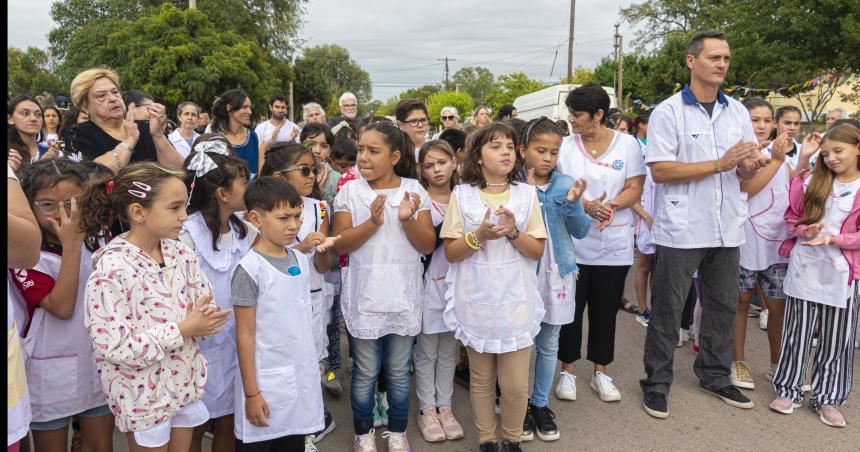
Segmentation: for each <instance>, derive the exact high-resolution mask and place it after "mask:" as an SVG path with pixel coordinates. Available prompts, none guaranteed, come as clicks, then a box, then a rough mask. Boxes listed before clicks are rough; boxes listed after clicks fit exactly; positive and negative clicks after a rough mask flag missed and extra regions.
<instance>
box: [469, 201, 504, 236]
mask: <svg viewBox="0 0 860 452" xmlns="http://www.w3.org/2000/svg"><path fill="white" fill-rule="evenodd" d="M491 213H492V210H490V208H487V213H486V214H484V221H482V222H481V225H480V226H478V229H475V238H476V239H478V241H479V242H486V241H487V240H498V239H500V238H502V237H504V236H505V235H504V234H501V233H500V230H501V228H499V227H498V226H496V225H495V224H493V221H492V220H490V214H491Z"/></svg>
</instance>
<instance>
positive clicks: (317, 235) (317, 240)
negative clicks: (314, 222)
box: [296, 231, 325, 253]
mask: <svg viewBox="0 0 860 452" xmlns="http://www.w3.org/2000/svg"><path fill="white" fill-rule="evenodd" d="M324 241H325V234H323V233H322V232H316V231H314V232H311V233H310V234H308V235H307V237H305V239H304V240H302V241H301V242H300V243H299V244H298V245H297V246H296V249H297V250H298V251H300V252H302V253H307V252H308V251H310V250H312V249H314V247H316V246H319V245H321V244H322V243H323V242H324Z"/></svg>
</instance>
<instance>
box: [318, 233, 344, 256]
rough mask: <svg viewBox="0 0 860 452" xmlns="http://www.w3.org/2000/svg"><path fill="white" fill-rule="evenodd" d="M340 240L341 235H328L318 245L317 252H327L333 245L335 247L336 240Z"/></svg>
mask: <svg viewBox="0 0 860 452" xmlns="http://www.w3.org/2000/svg"><path fill="white" fill-rule="evenodd" d="M338 240H340V236H339V235H338V236H335V237H326V238H325V240H323V242H322V243H320V244H319V245H317V253H325V252H326V251H328V250H329V249H330V248H331V247H333V246H334V244H335V242H337V241H338Z"/></svg>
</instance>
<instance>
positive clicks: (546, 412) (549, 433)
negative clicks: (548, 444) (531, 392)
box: [529, 404, 561, 441]
mask: <svg viewBox="0 0 860 452" xmlns="http://www.w3.org/2000/svg"><path fill="white" fill-rule="evenodd" d="M529 414H531V418H532V422H534V426H535V430H537V437H538V438H540V440H541V441H555V440H557V439H559V438H561V433H559V431H558V426H557V425H556V424H555V413H553V412H552V410H550V409H549V407H548V406H545V407H541V408H538V407H536V406H534V405H532V404H529Z"/></svg>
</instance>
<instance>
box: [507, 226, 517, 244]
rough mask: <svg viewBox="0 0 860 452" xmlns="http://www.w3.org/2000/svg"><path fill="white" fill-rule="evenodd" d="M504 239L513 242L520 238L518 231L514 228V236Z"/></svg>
mask: <svg viewBox="0 0 860 452" xmlns="http://www.w3.org/2000/svg"><path fill="white" fill-rule="evenodd" d="M505 238H506V239H508V241H509V242H513V241H514V240H516V239H518V238H520V230H519V229H517V228H516V227H515V228H514V234H513V235H506V236H505Z"/></svg>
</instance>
